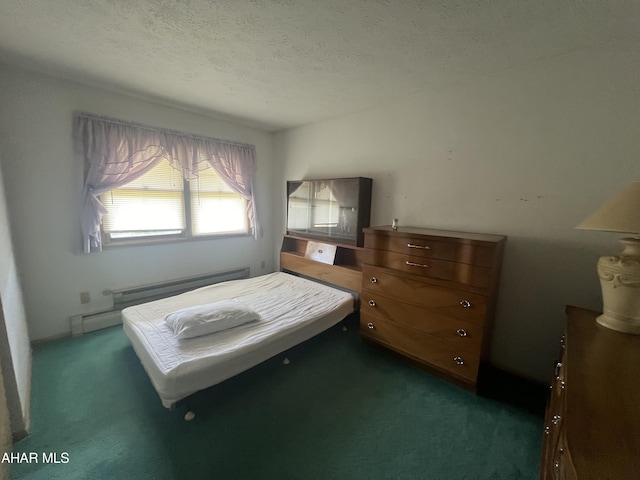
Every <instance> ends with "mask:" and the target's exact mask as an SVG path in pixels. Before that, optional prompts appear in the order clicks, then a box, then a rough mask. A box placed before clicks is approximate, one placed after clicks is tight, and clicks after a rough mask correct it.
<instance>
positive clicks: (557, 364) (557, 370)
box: [553, 362, 562, 380]
mask: <svg viewBox="0 0 640 480" xmlns="http://www.w3.org/2000/svg"><path fill="white" fill-rule="evenodd" d="M561 368H562V362H556V368H555V371H554V372H553V373H554V376H555V377H556V380H560V369H561Z"/></svg>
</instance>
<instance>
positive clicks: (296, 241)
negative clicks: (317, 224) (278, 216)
mask: <svg viewBox="0 0 640 480" xmlns="http://www.w3.org/2000/svg"><path fill="white" fill-rule="evenodd" d="M311 241H314V240H310V239H308V238H302V237H296V236H293V235H285V236H284V238H283V239H282V247H281V248H280V270H282V271H289V272H293V273H299V274H300V275H303V276H305V277H311V278H315V279H317V280H320V281H322V282H326V283H331V284H333V285H337V286H339V287H342V288H346V289H347V290H352V291H354V292H358V294H360V293H361V289H362V265H363V264H364V263H365V261H364V256H365V250H364V248H362V247H355V246H352V245H342V244H339V243H332V242H327V241H325V240H322V243H325V244H330V245H335V246H336V255H335V260H334V263H333V264H327V263H322V262H318V261H315V260H311V259H310V258H305V252H306V250H307V245H308V243H309V242H311Z"/></svg>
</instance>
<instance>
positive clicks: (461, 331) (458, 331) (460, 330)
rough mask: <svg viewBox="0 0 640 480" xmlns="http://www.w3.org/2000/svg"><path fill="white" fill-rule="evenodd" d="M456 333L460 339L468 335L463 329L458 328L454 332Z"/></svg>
mask: <svg viewBox="0 0 640 480" xmlns="http://www.w3.org/2000/svg"><path fill="white" fill-rule="evenodd" d="M456 333H457V334H458V335H460V336H461V337H466V336H467V335H469V334H468V333H467V331H466V330H465V329H464V328H459V329H458V330H456Z"/></svg>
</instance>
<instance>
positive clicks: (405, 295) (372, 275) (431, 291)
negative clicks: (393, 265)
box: [362, 265, 487, 324]
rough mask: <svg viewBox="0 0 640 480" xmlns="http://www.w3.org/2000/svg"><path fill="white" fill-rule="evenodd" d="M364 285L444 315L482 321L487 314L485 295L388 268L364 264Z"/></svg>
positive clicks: (377, 291) (371, 291)
mask: <svg viewBox="0 0 640 480" xmlns="http://www.w3.org/2000/svg"><path fill="white" fill-rule="evenodd" d="M362 275H363V277H362V278H363V282H364V283H363V289H367V290H368V291H369V292H370V293H372V294H383V295H386V296H388V297H393V298H396V299H398V300H399V301H400V302H403V303H404V302H409V303H412V304H414V305H417V306H421V307H424V308H427V309H429V310H430V311H431V312H433V313H437V314H439V315H442V316H445V317H453V318H456V319H459V320H464V321H468V322H473V323H476V324H483V323H484V320H485V317H486V314H487V298H486V297H485V296H483V295H476V294H473V293H468V292H463V291H461V290H454V289H450V288H444V287H437V286H435V285H431V284H429V283H427V282H423V281H420V280H414V279H412V278H407V277H402V276H397V275H393V274H390V273H388V272H387V271H385V270H382V269H379V268H375V267H372V266H370V265H365V266H364V267H363V270H362Z"/></svg>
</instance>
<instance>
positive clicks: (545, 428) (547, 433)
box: [544, 425, 551, 435]
mask: <svg viewBox="0 0 640 480" xmlns="http://www.w3.org/2000/svg"><path fill="white" fill-rule="evenodd" d="M549 433H551V427H549V426H548V425H547V426H546V427H544V434H545V435H549Z"/></svg>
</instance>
